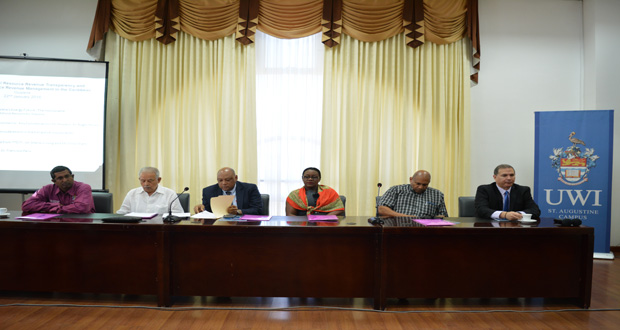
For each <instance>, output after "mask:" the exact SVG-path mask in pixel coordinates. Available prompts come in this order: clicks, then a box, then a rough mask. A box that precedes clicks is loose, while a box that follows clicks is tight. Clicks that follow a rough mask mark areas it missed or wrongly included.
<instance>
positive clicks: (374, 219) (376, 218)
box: [368, 182, 383, 225]
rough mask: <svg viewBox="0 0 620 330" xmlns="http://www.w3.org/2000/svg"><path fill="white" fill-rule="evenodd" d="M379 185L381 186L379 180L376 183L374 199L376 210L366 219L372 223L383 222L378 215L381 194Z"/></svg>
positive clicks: (380, 223) (379, 223)
mask: <svg viewBox="0 0 620 330" xmlns="http://www.w3.org/2000/svg"><path fill="white" fill-rule="evenodd" d="M381 186H383V185H382V184H381V182H379V183H377V198H376V199H375V209H376V210H377V211H376V214H375V217H374V218H370V219H368V221H369V222H370V223H372V224H373V225H382V224H383V219H381V217H379V196H381Z"/></svg>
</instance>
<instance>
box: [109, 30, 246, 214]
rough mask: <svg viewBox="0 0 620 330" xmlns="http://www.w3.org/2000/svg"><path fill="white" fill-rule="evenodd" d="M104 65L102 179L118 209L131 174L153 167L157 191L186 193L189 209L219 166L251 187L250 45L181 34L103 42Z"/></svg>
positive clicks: (231, 38) (113, 37)
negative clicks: (158, 178)
mask: <svg viewBox="0 0 620 330" xmlns="http://www.w3.org/2000/svg"><path fill="white" fill-rule="evenodd" d="M105 58H106V60H107V61H109V62H110V67H109V79H108V84H109V86H108V104H107V126H106V134H107V136H106V138H107V139H106V154H107V157H106V165H107V168H106V177H107V178H108V179H107V185H108V187H110V188H111V192H112V193H114V207H115V209H118V208H119V207H120V204H121V203H122V201H123V198H124V197H125V194H126V193H127V191H128V190H130V189H131V188H135V187H137V186H139V183H138V178H137V176H138V174H137V173H138V170H139V169H140V168H141V167H143V166H155V167H157V168H159V170H160V171H161V175H162V178H163V179H162V184H163V185H164V186H166V187H169V188H171V189H174V190H177V191H180V190H182V189H183V187H185V186H188V187H190V193H191V204H192V205H195V204H198V203H200V202H201V190H202V188H203V187H205V186H207V185H210V184H214V183H215V182H216V172H217V170H218V169H219V168H221V167H224V166H231V167H233V168H235V169H236V170H237V174H238V175H239V179H240V180H242V181H249V182H256V173H257V169H256V114H255V104H256V102H255V92H254V90H255V76H256V73H255V67H254V45H249V46H243V45H241V44H239V43H238V42H236V41H235V38H234V35H232V34H231V35H230V36H228V37H226V38H222V39H218V40H213V41H206V40H201V39H198V38H196V37H193V36H190V35H188V34H185V33H182V32H180V33H178V40H177V41H176V42H174V43H172V44H169V45H164V44H162V43H160V42H158V41H157V40H155V39H148V40H144V41H129V40H127V39H125V38H122V37H120V36H118V35H117V34H114V33H112V32H108V34H107V37H106V48H105Z"/></svg>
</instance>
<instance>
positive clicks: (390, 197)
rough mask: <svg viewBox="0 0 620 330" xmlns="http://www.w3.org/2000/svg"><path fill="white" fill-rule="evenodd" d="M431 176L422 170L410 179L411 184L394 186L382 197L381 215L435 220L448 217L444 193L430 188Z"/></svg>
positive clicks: (380, 203)
mask: <svg viewBox="0 0 620 330" xmlns="http://www.w3.org/2000/svg"><path fill="white" fill-rule="evenodd" d="M430 182H431V174H430V173H428V172H427V171H424V170H420V171H417V172H415V173H414V174H413V176H412V177H411V178H409V184H402V185H398V186H393V187H391V188H390V189H388V191H386V192H385V194H384V195H383V196H382V197H381V201H380V202H379V215H382V216H390V217H415V218H420V219H435V218H443V217H447V216H448V210H446V203H445V202H444V198H443V193H442V192H441V191H439V190H437V189H434V188H430V187H429V186H428V185H429V183H430Z"/></svg>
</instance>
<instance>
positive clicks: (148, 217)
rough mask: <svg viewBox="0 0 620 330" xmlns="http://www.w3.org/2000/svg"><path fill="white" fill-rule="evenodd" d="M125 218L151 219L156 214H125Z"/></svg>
mask: <svg viewBox="0 0 620 330" xmlns="http://www.w3.org/2000/svg"><path fill="white" fill-rule="evenodd" d="M125 216H127V217H138V218H142V219H151V218H154V217H155V216H157V213H140V212H129V213H127V214H125Z"/></svg>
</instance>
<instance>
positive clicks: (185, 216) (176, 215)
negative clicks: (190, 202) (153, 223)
mask: <svg viewBox="0 0 620 330" xmlns="http://www.w3.org/2000/svg"><path fill="white" fill-rule="evenodd" d="M172 215H174V216H175V217H180V218H189V216H190V215H192V214H191V213H189V212H181V213H175V212H172ZM164 216H165V215H164Z"/></svg>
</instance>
